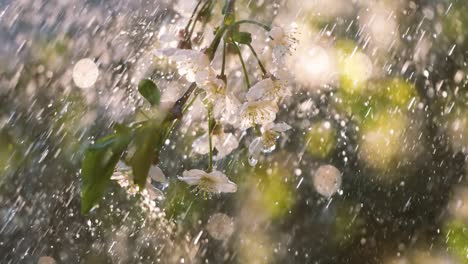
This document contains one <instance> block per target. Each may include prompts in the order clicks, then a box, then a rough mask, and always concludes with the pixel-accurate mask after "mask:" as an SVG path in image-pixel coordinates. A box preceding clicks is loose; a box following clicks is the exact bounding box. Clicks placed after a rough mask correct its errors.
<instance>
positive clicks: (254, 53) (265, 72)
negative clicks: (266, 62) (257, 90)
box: [247, 43, 267, 76]
mask: <svg viewBox="0 0 468 264" xmlns="http://www.w3.org/2000/svg"><path fill="white" fill-rule="evenodd" d="M247 46H249V48H250V51H252V54H253V55H254V57H255V59H256V60H257V63H258V66H259V67H260V69H261V70H262V72H263V76H265V75H267V71H266V70H265V67H264V66H263V63H262V61H261V60H260V58H259V57H258V55H257V52H255V49H254V48H253V47H252V44H250V43H249V44H247Z"/></svg>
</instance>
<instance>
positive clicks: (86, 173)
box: [81, 128, 133, 214]
mask: <svg viewBox="0 0 468 264" xmlns="http://www.w3.org/2000/svg"><path fill="white" fill-rule="evenodd" d="M132 134H133V133H132V131H131V129H129V128H127V129H122V128H120V129H119V131H116V132H115V133H114V134H112V135H109V136H107V137H104V138H102V139H100V140H98V141H97V142H96V143H95V144H93V145H91V146H90V147H89V148H88V149H87V150H86V152H85V155H84V159H83V163H82V168H81V178H82V181H83V185H82V188H81V212H82V213H83V214H87V213H88V212H89V210H91V208H92V207H93V206H94V205H95V204H97V202H98V201H99V199H101V197H102V196H103V195H104V191H105V189H106V187H107V185H108V183H109V181H110V177H111V176H112V173H113V172H114V169H115V166H116V165H117V162H118V161H119V159H120V156H121V155H122V153H123V152H124V151H125V149H126V148H127V146H128V144H129V143H130V140H131V138H132Z"/></svg>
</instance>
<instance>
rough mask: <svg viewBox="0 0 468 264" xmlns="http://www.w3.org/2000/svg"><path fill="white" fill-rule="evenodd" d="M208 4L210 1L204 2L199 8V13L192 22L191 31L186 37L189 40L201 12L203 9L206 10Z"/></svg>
mask: <svg viewBox="0 0 468 264" xmlns="http://www.w3.org/2000/svg"><path fill="white" fill-rule="evenodd" d="M200 3H201V2H199V4H200ZM210 3H211V0H208V1H206V2H205V3H204V4H203V6H202V7H201V8H200V12H198V13H197V16H196V18H195V20H194V22H193V25H192V29H190V33H189V35H188V36H189V38H191V37H192V35H193V31H194V30H195V26H196V24H197V21H198V19H199V18H200V15H201V13H202V12H203V10H204V9H205V8H207V6H208V4H210Z"/></svg>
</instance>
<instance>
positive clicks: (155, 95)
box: [138, 79, 161, 105]
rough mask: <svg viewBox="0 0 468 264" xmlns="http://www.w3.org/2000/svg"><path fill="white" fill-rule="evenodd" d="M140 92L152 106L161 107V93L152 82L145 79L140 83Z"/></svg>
mask: <svg viewBox="0 0 468 264" xmlns="http://www.w3.org/2000/svg"><path fill="white" fill-rule="evenodd" d="M138 91H139V92H140V94H141V95H142V96H143V97H144V98H146V100H148V102H149V103H150V104H151V105H159V102H160V101H161V91H160V90H159V88H158V86H157V85H156V84H155V83H154V82H153V81H152V80H149V79H144V80H142V81H140V83H139V84H138Z"/></svg>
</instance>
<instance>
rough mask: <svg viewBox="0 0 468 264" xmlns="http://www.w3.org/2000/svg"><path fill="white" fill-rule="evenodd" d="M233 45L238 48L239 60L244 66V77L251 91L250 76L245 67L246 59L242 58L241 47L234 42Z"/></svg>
mask: <svg viewBox="0 0 468 264" xmlns="http://www.w3.org/2000/svg"><path fill="white" fill-rule="evenodd" d="M232 44H233V45H234V47H235V48H236V50H237V55H239V60H240V62H241V64H242V70H243V71H244V77H245V84H246V85H247V89H250V80H249V74H248V73H247V68H246V67H245V62H244V58H242V52H241V50H240V48H239V45H237V44H236V43H235V42H234V41H233V42H232Z"/></svg>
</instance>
